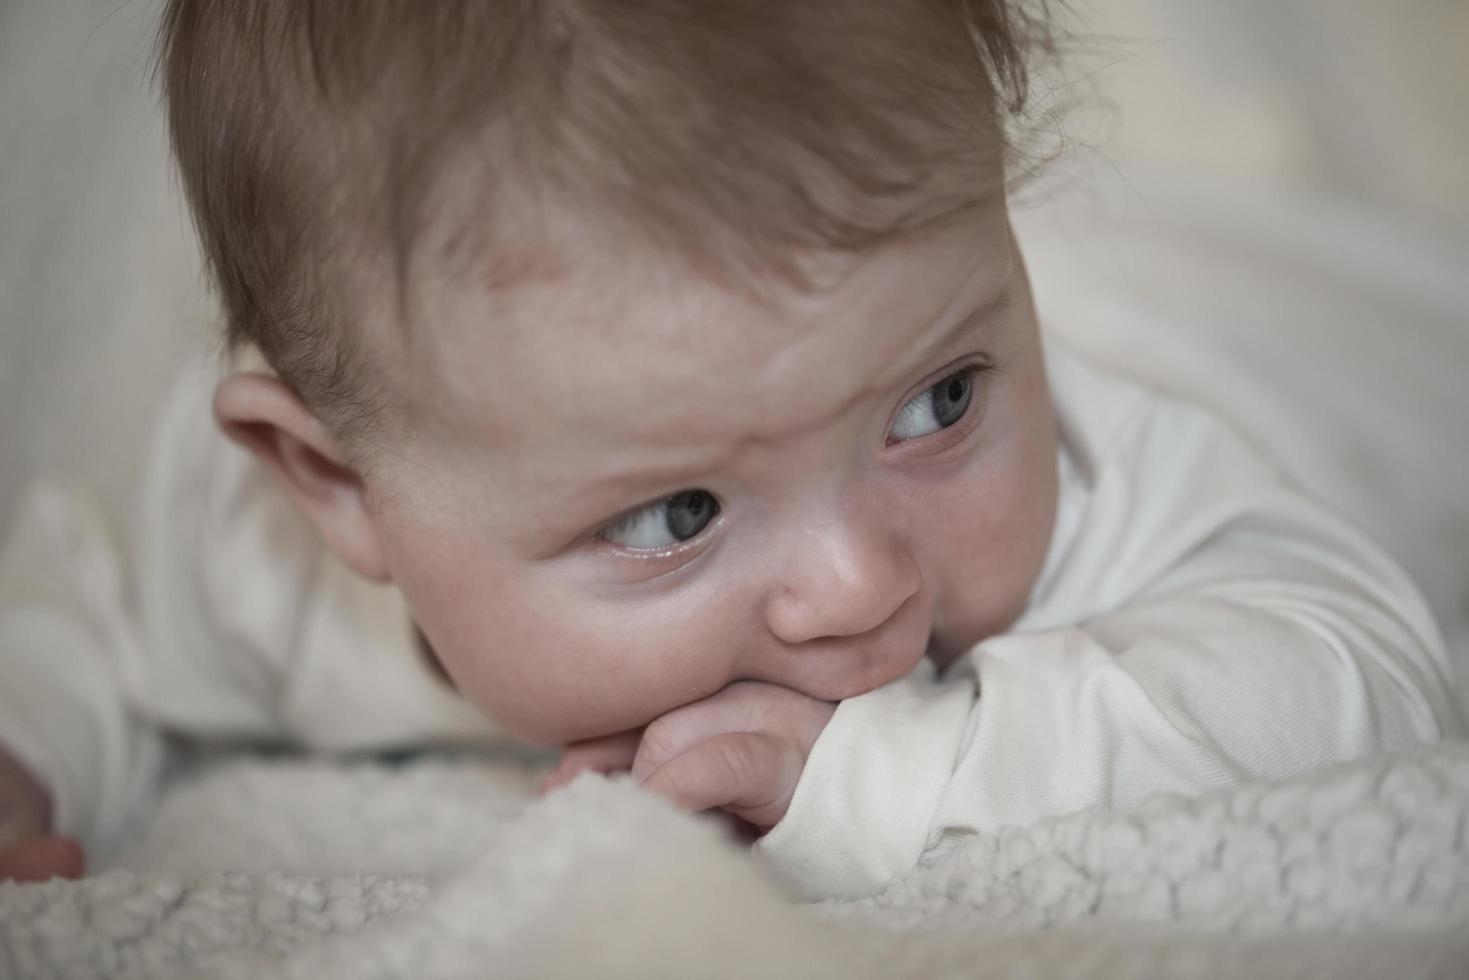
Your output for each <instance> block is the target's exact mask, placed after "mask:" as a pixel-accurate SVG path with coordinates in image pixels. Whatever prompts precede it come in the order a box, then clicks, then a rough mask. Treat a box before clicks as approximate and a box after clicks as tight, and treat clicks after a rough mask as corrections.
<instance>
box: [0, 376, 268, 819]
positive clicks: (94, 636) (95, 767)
mask: <svg viewBox="0 0 1469 980" xmlns="http://www.w3.org/2000/svg"><path fill="white" fill-rule="evenodd" d="M217 373H218V368H217V365H215V364H214V363H212V362H211V361H210V360H207V359H203V358H201V359H199V360H197V361H192V362H190V363H189V364H188V365H187V366H186V368H185V370H184V371H183V372H182V373H181V375H180V377H179V378H178V380H177V382H176V384H175V386H174V389H173V391H172V392H171V393H170V395H169V398H168V399H167V400H166V404H165V407H164V408H163V410H162V412H161V413H160V416H159V419H158V422H157V424H156V426H155V428H154V430H153V432H152V433H150V436H149V444H148V449H147V455H146V460H145V463H144V466H143V467H142V483H143V485H142V487H141V488H140V492H139V495H138V496H139V498H140V502H141V506H140V512H139V514H138V515H137V518H138V519H137V525H136V527H135V529H134V531H135V533H134V535H133V537H134V538H135V543H134V545H133V546H132V547H125V546H123V545H122V543H121V542H120V540H119V538H118V536H116V535H115V534H114V533H113V528H112V527H111V526H109V523H108V521H107V520H106V518H105V516H104V513H103V510H102V507H101V505H100V503H99V502H98V501H97V500H96V499H95V497H94V496H92V495H91V493H90V492H89V491H88V490H86V489H85V488H82V487H78V486H72V485H63V484H59V483H54V482H43V483H39V484H37V485H36V486H33V487H32V488H31V489H30V490H29V491H28V493H27V494H26V496H25V497H24V498H23V501H22V504H21V506H20V508H19V509H18V511H17V513H16V514H15V517H14V520H13V522H12V524H11V526H10V528H9V529H8V536H7V537H6V539H5V545H4V549H3V552H0V745H4V746H5V748H6V749H7V750H8V751H9V752H10V753H11V754H12V755H14V756H15V757H16V758H17V759H18V760H19V761H20V762H21V763H22V764H23V765H25V767H26V768H27V769H28V770H29V771H31V773H32V774H33V775H35V776H36V777H37V778H38V779H39V780H40V782H41V783H42V784H43V785H44V786H45V787H46V789H47V791H48V793H49V794H50V796H51V800H52V822H53V824H54V826H55V828H56V829H57V830H58V831H59V832H62V833H67V834H71V835H75V836H77V837H80V838H82V839H83V841H85V842H86V843H88V844H95V843H97V842H99V841H105V840H107V839H109V838H113V837H115V836H116V835H117V834H118V833H119V832H120V831H122V830H123V829H125V828H126V826H127V824H128V822H129V821H130V819H132V818H134V817H136V816H138V815H139V814H140V812H141V810H142V808H143V804H144V803H145V802H146V801H147V800H148V799H149V798H150V797H151V796H152V794H153V792H154V790H155V788H156V785H157V780H158V778H159V776H160V774H161V772H162V769H163V765H164V763H165V759H166V755H167V753H166V746H167V744H168V739H167V737H166V735H165V733H166V732H178V733H183V734H204V735H213V734H228V735H230V736H232V737H238V738H258V737H264V738H270V737H272V736H274V735H276V734H278V728H279V726H278V723H277V721H276V717H275V715H276V712H275V707H274V701H275V697H276V694H277V692H278V690H279V687H280V677H281V669H280V668H281V661H280V657H281V656H285V655H288V654H289V646H286V645H282V648H281V649H280V650H274V649H271V648H270V646H269V644H264V643H261V642H259V641H260V640H261V639H262V636H261V634H262V632H268V631H270V630H272V629H277V630H279V629H282V626H271V625H268V624H270V623H272V622H274V621H277V620H280V619H281V618H282V617H281V616H279V615H278V613H279V612H280V610H272V609H265V608H262V607H261V606H260V604H259V603H258V602H252V596H253V595H255V594H256V593H258V591H259V589H258V584H255V585H253V587H252V583H258V582H259V581H260V580H261V578H262V576H263V574H264V573H263V570H262V568H261V567H260V565H259V562H254V563H253V564H252V563H251V562H249V561H241V560H240V559H241V554H240V552H239V550H238V549H236V550H235V551H233V552H231V551H230V550H229V549H228V548H227V547H223V545H225V544H227V541H225V540H222V539H227V538H230V537H236V538H238V537H242V536H243V535H244V532H245V531H246V530H248V528H249V527H250V526H251V525H252V524H255V523H257V521H256V517H255V515H254V514H253V513H252V512H251V506H252V505H251V504H250V503H249V502H250V501H252V500H255V499H256V498H258V494H256V493H255V492H254V491H253V490H252V489H251V488H250V486H249V485H248V483H247V482H246V479H245V471H244V469H243V468H242V467H241V466H240V463H239V460H238V459H233V458H230V457H229V456H228V455H227V454H226V453H225V452H224V451H223V450H224V447H223V446H222V440H220V439H219V438H218V436H217V434H215V433H214V432H213V429H212V426H213V421H212V417H211V414H210V410H209V402H210V395H211V392H212V389H213V383H214V380H215V378H216V377H217ZM221 498H224V499H227V500H233V501H235V505H234V512H232V513H229V512H224V511H223V509H222V508H221V506H220V504H219V501H220V499H221ZM291 574H292V569H290V568H288V567H287V568H282V569H281V570H280V572H279V577H280V578H282V579H288V578H289V577H290V576H291ZM222 580H228V581H232V582H234V583H235V584H236V585H237V588H236V589H235V590H234V593H233V595H232V596H230V597H228V598H227V597H226V596H225V595H224V594H223V593H222V592H221V590H220V589H218V588H217V585H218V584H219V583H220V582H221V581H222ZM251 617H255V619H256V622H257V624H258V625H257V626H256V627H255V629H254V633H255V635H254V637H253V640H254V642H250V640H251V638H250V637H247V636H245V635H244V634H241V633H240V632H239V631H237V630H233V629H232V628H231V627H232V625H233V624H236V623H239V622H242V621H249V620H250V619H251ZM285 618H287V619H289V617H285ZM284 628H285V629H289V628H290V624H289V622H287V623H285V624H284Z"/></svg>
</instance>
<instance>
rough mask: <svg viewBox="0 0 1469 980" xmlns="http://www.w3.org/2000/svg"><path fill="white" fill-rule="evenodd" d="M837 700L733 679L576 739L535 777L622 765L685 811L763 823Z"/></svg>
mask: <svg viewBox="0 0 1469 980" xmlns="http://www.w3.org/2000/svg"><path fill="white" fill-rule="evenodd" d="M835 710H836V705H835V704H833V703H832V702H830V701H817V700H816V699H815V698H809V697H807V696H806V695H804V694H798V693H797V692H795V691H792V690H790V689H789V688H784V687H778V686H776V685H774V684H765V683H761V682H759V681H739V682H738V683H735V684H731V685H730V686H728V687H726V688H724V689H723V690H722V691H719V692H718V693H717V694H714V695H712V696H710V697H707V698H705V699H704V700H702V701H695V702H694V703H693V704H688V705H684V706H683V707H682V708H677V709H675V710H673V711H670V712H669V713H668V714H666V715H663V716H662V717H660V718H658V719H656V720H654V721H653V722H652V724H650V725H648V727H647V728H644V729H642V730H641V731H632V732H623V733H622V734H620V735H610V736H608V737H606V738H597V739H591V740H589V741H586V742H579V743H577V744H575V745H572V746H570V747H568V748H567V750H566V753H565V754H564V755H563V756H562V757H561V762H560V764H558V765H557V766H556V768H555V769H554V770H553V771H552V772H551V774H550V775H548V776H547V777H546V779H545V781H544V782H542V784H541V792H543V793H545V792H549V791H551V790H553V789H556V788H557V787H559V786H563V785H565V784H566V783H569V782H571V780H572V779H574V778H575V777H576V776H577V775H579V774H580V773H583V772H587V771H591V772H602V773H607V772H624V771H628V770H631V772H632V776H633V778H634V779H636V780H637V781H638V782H640V783H642V784H643V785H644V786H646V787H647V788H648V789H650V790H652V791H653V792H655V793H660V794H662V795H663V796H666V797H668V798H669V799H671V800H673V802H675V803H677V804H678V805H679V806H681V807H683V808H684V809H686V810H711V809H720V810H724V811H725V812H727V813H731V814H733V815H734V816H736V817H739V818H740V819H741V820H744V821H746V822H748V823H751V824H754V825H755V827H757V828H759V829H760V830H768V829H769V828H771V827H773V826H775V825H776V824H777V823H779V822H780V818H781V817H783V816H785V812H786V809H787V808H788V807H789V806H790V805H791V796H792V795H793V794H794V793H795V791H796V781H797V780H798V779H800V778H801V770H802V769H804V768H805V767H806V757H807V756H808V755H810V754H811V746H813V745H814V744H816V738H817V736H818V735H820V734H821V731H822V729H824V728H825V727H826V723H827V722H828V721H830V720H831V715H832V712H833V711H835Z"/></svg>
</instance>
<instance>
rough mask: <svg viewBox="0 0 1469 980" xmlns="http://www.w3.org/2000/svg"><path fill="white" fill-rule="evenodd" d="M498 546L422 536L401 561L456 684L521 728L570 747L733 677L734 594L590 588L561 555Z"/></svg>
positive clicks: (498, 718)
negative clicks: (496, 556)
mask: <svg viewBox="0 0 1469 980" xmlns="http://www.w3.org/2000/svg"><path fill="white" fill-rule="evenodd" d="M487 551H489V549H486V548H483V547H473V548H465V547H463V546H460V545H456V544H454V543H451V542H445V541H441V542H439V543H438V545H437V546H435V545H434V544H433V543H432V542H430V541H428V540H426V539H425V538H424V537H423V536H422V535H418V536H415V541H414V545H413V550H412V551H411V552H409V551H406V550H404V549H403V548H401V547H399V548H394V549H393V555H392V558H391V560H392V563H393V573H394V576H395V580H396V581H397V582H398V585H399V587H400V588H401V589H402V590H403V593H404V595H405V596H406V597H407V599H408V603H409V605H410V607H411V608H412V609H413V612H414V615H415V617H416V618H417V620H418V625H419V628H420V629H421V630H422V631H423V633H424V635H425V636H426V637H427V639H428V641H429V643H431V644H432V645H433V647H434V650H435V652H436V653H437V655H438V656H439V659H440V660H441V661H442V662H443V665H444V668H445V670H447V671H448V673H449V676H450V677H451V678H452V679H453V680H454V683H455V686H456V687H457V688H458V689H459V691H460V692H461V693H462V694H463V695H464V696H465V697H467V698H468V699H469V700H471V701H472V702H474V703H475V704H476V705H477V706H478V707H479V708H480V709H481V710H483V711H484V712H485V713H486V714H488V715H489V716H490V717H491V718H492V719H494V720H495V722H496V723H497V724H498V725H500V726H501V727H502V728H504V729H505V730H506V731H508V732H510V733H511V734H514V735H516V736H518V737H520V738H523V739H526V740H528V741H531V742H534V743H537V744H542V745H564V744H566V743H568V742H572V741H577V740H579V739H584V738H593V737H596V736H600V735H608V734H612V733H615V732H619V731H625V730H627V729H630V728H638V727H641V726H642V725H645V724H647V723H648V722H649V721H651V720H652V719H653V718H655V717H657V716H658V715H661V714H663V713H665V712H667V711H670V710H672V709H673V708H676V707H679V706H680V705H684V704H687V703H689V702H690V701H695V700H698V699H700V698H702V697H706V696H708V695H709V694H712V693H714V691H716V690H718V689H719V688H721V687H723V686H724V685H725V684H726V683H728V681H729V680H731V679H732V676H731V675H732V671H733V665H734V663H736V662H737V661H738V659H739V657H740V653H739V651H738V650H735V649H732V648H730V642H731V637H733V636H738V635H740V633H739V632H738V631H734V630H731V629H729V628H727V626H728V623H727V622H724V620H725V619H733V618H734V617H733V615H732V614H730V615H729V616H727V617H725V616H721V610H727V609H729V608H730V607H731V605H732V604H731V603H730V602H727V601H726V602H722V603H712V604H711V602H709V601H702V600H704V599H708V598H713V597H695V596H687V597H682V598H680V597H678V596H664V597H663V598H662V599H661V600H660V601H647V600H642V601H636V600H629V601H619V600H617V599H615V598H608V597H602V596H597V595H589V594H587V592H586V591H585V590H583V589H579V588H577V587H576V585H575V583H568V582H567V581H566V580H567V578H568V577H569V576H568V575H566V574H565V571H566V570H565V569H564V568H558V567H557V566H556V564H555V563H554V562H553V563H548V564H537V563H513V562H512V563H504V564H500V563H495V562H492V561H486V560H485V559H484V558H483V557H482V555H483V554H484V553H486V552H487ZM696 613H697V614H696Z"/></svg>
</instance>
